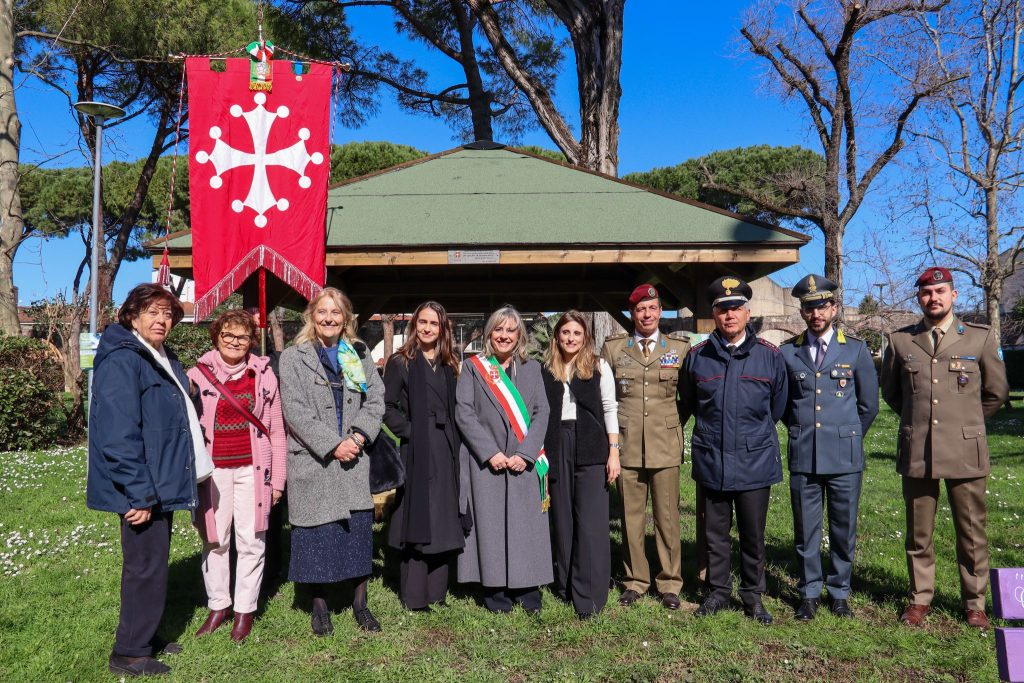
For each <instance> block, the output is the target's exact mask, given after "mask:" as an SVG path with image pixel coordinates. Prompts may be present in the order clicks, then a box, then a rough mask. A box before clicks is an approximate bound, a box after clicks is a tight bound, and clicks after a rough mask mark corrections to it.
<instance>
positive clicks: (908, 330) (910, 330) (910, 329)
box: [896, 323, 920, 334]
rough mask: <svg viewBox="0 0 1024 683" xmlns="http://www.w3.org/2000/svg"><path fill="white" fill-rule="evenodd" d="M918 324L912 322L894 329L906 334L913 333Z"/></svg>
mask: <svg viewBox="0 0 1024 683" xmlns="http://www.w3.org/2000/svg"><path fill="white" fill-rule="evenodd" d="M919 324H920V323H914V324H913V325H907V326H906V327H901V328H900V329H898V330H896V331H897V332H906V333H907V334H914V333H915V332H917V326H918V325H919Z"/></svg>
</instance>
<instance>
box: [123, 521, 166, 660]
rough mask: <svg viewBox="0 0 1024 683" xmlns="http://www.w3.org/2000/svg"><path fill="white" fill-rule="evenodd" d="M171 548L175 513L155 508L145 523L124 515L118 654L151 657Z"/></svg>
mask: <svg viewBox="0 0 1024 683" xmlns="http://www.w3.org/2000/svg"><path fill="white" fill-rule="evenodd" d="M170 551H171V513H170V512H155V511H154V512H153V514H152V516H151V517H150V518H149V521H148V522H146V523H145V524H140V525H138V526H132V525H131V524H129V523H128V522H126V521H124V517H122V518H121V558H122V561H121V619H120V621H119V622H118V624H117V633H116V635H115V636H114V654H115V655H122V656H124V657H147V656H149V655H151V654H153V645H152V641H153V637H154V636H155V635H156V630H157V628H158V627H159V626H160V619H161V618H162V617H163V615H164V605H165V603H166V602H167V574H168V567H167V560H168V556H169V555H170Z"/></svg>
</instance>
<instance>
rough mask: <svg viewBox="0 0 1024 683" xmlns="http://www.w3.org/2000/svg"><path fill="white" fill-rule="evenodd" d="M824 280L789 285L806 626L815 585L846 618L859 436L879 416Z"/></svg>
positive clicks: (871, 372) (860, 348)
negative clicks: (794, 318) (825, 559)
mask: <svg viewBox="0 0 1024 683" xmlns="http://www.w3.org/2000/svg"><path fill="white" fill-rule="evenodd" d="M838 288H839V287H838V285H836V284H835V283H834V282H832V281H831V280H828V279H826V278H824V277H822V276H820V275H808V276H807V277H805V278H804V279H802V280H800V282H798V283H797V284H796V286H795V287H793V291H792V295H793V296H794V297H796V298H797V299H799V300H800V317H801V318H803V320H804V323H806V325H807V330H806V331H804V332H801V333H800V334H799V335H797V336H796V337H793V338H792V339H789V340H788V341H786V342H785V343H784V344H783V345H782V347H781V350H782V356H783V357H784V358H785V359H786V368H787V369H788V371H789V405H788V406H787V407H786V416H785V418H784V419H783V421H784V422H785V423H786V426H787V427H788V428H789V472H790V477H789V495H790V500H791V502H792V504H793V536H794V538H795V543H796V552H797V555H798V556H799V558H800V581H799V583H798V584H797V588H798V589H799V591H800V598H801V602H800V606H799V607H798V608H797V610H796V618H797V619H799V620H801V621H810V620H811V619H813V618H814V614H815V612H817V609H818V601H819V600H820V598H821V591H822V587H823V586H824V587H827V588H828V594H829V597H830V598H831V603H830V604H829V607H830V608H831V610H832V612H833V613H834V614H835V615H837V616H840V617H846V618H851V617H853V610H851V609H850V603H849V597H850V577H851V575H852V573H853V552H854V545H855V543H856V537H857V508H858V504H859V502H860V489H861V480H862V477H863V472H864V435H865V434H867V431H868V429H869V428H870V427H871V423H872V422H873V421H874V419H875V415H877V414H878V375H877V373H876V372H875V366H874V364H873V363H872V361H871V353H870V351H868V347H867V344H865V343H864V342H863V341H861V340H860V339H857V338H855V337H852V336H850V335H848V334H846V333H844V332H843V330H841V329H838V328H836V327H835V326H834V325H833V324H832V321H833V320H834V318H835V316H836V312H837V310H838V306H837V304H836V301H835V291H836V290H837V289H838ZM824 505H827V506H828V539H829V565H830V567H829V573H828V577H827V578H824V579H823V576H822V569H821V553H820V546H821V529H822V521H823V520H822V517H823V514H822V513H823V509H824Z"/></svg>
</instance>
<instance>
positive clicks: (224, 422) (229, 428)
mask: <svg viewBox="0 0 1024 683" xmlns="http://www.w3.org/2000/svg"><path fill="white" fill-rule="evenodd" d="M210 338H211V339H212V340H213V345H214V350H213V351H209V352H207V353H206V354H204V355H203V356H202V357H201V358H200V359H199V363H198V365H197V366H196V367H194V368H192V369H191V370H189V371H188V376H189V378H190V379H191V380H192V381H193V382H195V384H196V385H197V386H198V387H199V393H200V397H201V399H202V414H201V416H200V419H199V421H200V424H202V426H203V431H204V432H205V437H206V446H207V448H208V449H209V451H210V454H211V455H212V457H213V464H214V470H213V476H212V477H210V478H209V479H207V480H206V481H205V482H203V483H202V484H201V485H200V487H199V509H198V512H197V515H198V520H197V526H198V527H199V533H200V534H201V535H202V537H203V541H204V546H203V581H204V582H205V583H206V595H207V598H208V600H209V607H210V614H209V615H208V616H207V617H206V621H205V622H203V625H202V626H201V627H200V628H199V630H198V631H197V632H196V636H197V637H198V636H204V635H206V634H208V633H212V632H213V631H215V630H217V628H218V627H219V626H220V625H221V624H223V623H224V621H225V620H226V619H227V617H228V614H229V613H230V611H231V609H230V608H231V607H232V604H234V614H235V618H234V626H233V628H232V629H231V639H232V640H234V641H236V642H241V641H243V640H245V639H246V637H247V636H248V635H249V632H250V631H251V630H252V621H253V616H254V615H255V613H256V600H257V598H258V597H259V594H260V583H261V582H262V580H263V561H264V557H265V554H266V544H265V536H266V531H267V524H268V520H269V517H270V508H271V507H273V506H274V505H276V504H277V502H278V500H279V499H280V498H281V494H282V492H283V491H284V485H285V474H286V473H285V461H286V457H287V455H286V451H287V446H286V444H287V437H286V434H285V426H284V419H283V417H282V414H281V399H280V394H279V393H278V389H277V377H276V376H275V375H274V373H273V371H272V370H271V368H270V362H269V360H268V359H267V358H264V357H262V356H257V355H256V354H253V353H251V352H250V349H251V348H252V345H253V343H254V342H255V339H256V324H255V322H254V321H253V318H252V315H250V314H249V313H247V312H245V311H240V310H233V311H227V312H226V313H223V314H222V315H221V316H220V317H218V318H217V319H216V320H215V321H214V322H213V325H212V326H211V327H210ZM211 376H212V378H211ZM232 522H233V523H234V529H235V550H236V551H237V555H238V561H237V566H236V568H235V594H234V600H233V601H232V596H231V592H230V589H229V586H230V583H231V565H230V559H229V550H230V547H231V536H230V534H231V527H232Z"/></svg>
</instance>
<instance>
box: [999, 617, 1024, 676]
mask: <svg viewBox="0 0 1024 683" xmlns="http://www.w3.org/2000/svg"><path fill="white" fill-rule="evenodd" d="M996 661H997V662H998V663H999V680H1001V681H1011V683H1021V682H1022V681H1024V628H997V629H996Z"/></svg>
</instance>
